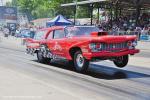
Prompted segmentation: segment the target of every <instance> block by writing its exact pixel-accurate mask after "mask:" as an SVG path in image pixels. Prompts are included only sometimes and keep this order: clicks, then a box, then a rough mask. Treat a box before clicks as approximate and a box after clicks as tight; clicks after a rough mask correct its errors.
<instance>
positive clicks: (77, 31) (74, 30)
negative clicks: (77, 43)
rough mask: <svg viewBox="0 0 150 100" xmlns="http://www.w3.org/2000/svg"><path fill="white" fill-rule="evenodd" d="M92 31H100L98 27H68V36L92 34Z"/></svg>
mask: <svg viewBox="0 0 150 100" xmlns="http://www.w3.org/2000/svg"><path fill="white" fill-rule="evenodd" d="M91 32H99V28H97V27H67V28H66V36H67V37H70V36H90V33H91Z"/></svg>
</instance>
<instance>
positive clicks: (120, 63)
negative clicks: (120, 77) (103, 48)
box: [114, 55, 129, 68]
mask: <svg viewBox="0 0 150 100" xmlns="http://www.w3.org/2000/svg"><path fill="white" fill-rule="evenodd" d="M128 60H129V56H128V55H125V56H121V57H117V58H116V60H114V64H115V65H116V66H117V67H119V68H123V67H125V66H126V65H127V64H128Z"/></svg>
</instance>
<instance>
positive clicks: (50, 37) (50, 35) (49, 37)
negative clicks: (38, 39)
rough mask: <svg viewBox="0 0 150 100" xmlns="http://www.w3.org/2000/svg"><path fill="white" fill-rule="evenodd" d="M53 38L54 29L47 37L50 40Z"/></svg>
mask: <svg viewBox="0 0 150 100" xmlns="http://www.w3.org/2000/svg"><path fill="white" fill-rule="evenodd" d="M52 38H53V31H51V32H50V33H49V35H48V37H47V39H48V40H49V39H52Z"/></svg>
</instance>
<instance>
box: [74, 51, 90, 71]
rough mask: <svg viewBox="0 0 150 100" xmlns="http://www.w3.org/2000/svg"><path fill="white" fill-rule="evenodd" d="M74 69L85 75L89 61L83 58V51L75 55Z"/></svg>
mask: <svg viewBox="0 0 150 100" xmlns="http://www.w3.org/2000/svg"><path fill="white" fill-rule="evenodd" d="M74 67H75V69H76V71H77V72H80V73H85V72H86V71H87V69H88V67H89V61H88V60H87V59H85V58H84V57H83V55H82V52H81V51H77V52H76V53H75V54H74Z"/></svg>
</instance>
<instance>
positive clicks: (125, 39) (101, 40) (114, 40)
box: [91, 35, 136, 43]
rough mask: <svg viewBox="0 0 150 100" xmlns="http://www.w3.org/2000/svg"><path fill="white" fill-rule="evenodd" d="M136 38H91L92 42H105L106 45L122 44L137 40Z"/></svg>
mask: <svg viewBox="0 0 150 100" xmlns="http://www.w3.org/2000/svg"><path fill="white" fill-rule="evenodd" d="M135 39H136V36H114V35H107V36H100V37H91V42H104V43H120V42H127V41H131V40H135Z"/></svg>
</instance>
